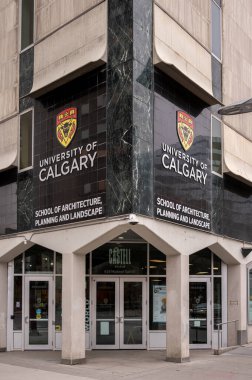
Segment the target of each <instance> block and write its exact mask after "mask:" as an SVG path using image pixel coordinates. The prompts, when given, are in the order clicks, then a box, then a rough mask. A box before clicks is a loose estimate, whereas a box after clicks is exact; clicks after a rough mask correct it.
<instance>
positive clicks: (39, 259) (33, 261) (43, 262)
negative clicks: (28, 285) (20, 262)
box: [25, 245, 54, 273]
mask: <svg viewBox="0 0 252 380" xmlns="http://www.w3.org/2000/svg"><path fill="white" fill-rule="evenodd" d="M53 267H54V265H53V251H50V250H49V249H47V248H44V247H41V246H39V245H35V246H33V247H31V248H29V249H28V250H27V251H26V252H25V273H34V272H43V273H51V272H53Z"/></svg>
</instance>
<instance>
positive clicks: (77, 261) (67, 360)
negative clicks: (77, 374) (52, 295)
mask: <svg viewBox="0 0 252 380" xmlns="http://www.w3.org/2000/svg"><path fill="white" fill-rule="evenodd" d="M69 253H70V252H69ZM62 269H63V270H62V350H61V355H62V360H61V362H62V363H63V364H79V363H81V362H83V361H84V359H85V329H84V326H83V316H84V315H85V304H86V301H85V285H84V284H85V282H84V278H85V260H83V257H82V256H78V255H75V254H68V255H66V254H64V255H63V257H62Z"/></svg>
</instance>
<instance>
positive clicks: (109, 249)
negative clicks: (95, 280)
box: [92, 243, 147, 275]
mask: <svg viewBox="0 0 252 380" xmlns="http://www.w3.org/2000/svg"><path fill="white" fill-rule="evenodd" d="M92 272H93V274H126V275H131V274H132V275H133V274H140V275H141V274H143V275H144V274H147V245H146V244H132V243H125V244H120V243H109V244H104V245H103V246H102V247H100V248H98V249H96V250H95V251H93V253H92Z"/></svg>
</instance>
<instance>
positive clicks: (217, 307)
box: [213, 277, 222, 330]
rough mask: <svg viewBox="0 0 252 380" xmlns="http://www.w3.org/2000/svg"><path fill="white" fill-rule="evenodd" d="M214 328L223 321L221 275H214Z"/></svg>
mask: <svg viewBox="0 0 252 380" xmlns="http://www.w3.org/2000/svg"><path fill="white" fill-rule="evenodd" d="M213 281H214V329H215V330H217V329H218V326H217V324H218V323H221V322H222V303H221V277H214V279H213Z"/></svg>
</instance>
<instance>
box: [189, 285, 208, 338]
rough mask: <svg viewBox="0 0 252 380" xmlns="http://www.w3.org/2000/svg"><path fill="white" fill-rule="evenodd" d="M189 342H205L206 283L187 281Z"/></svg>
mask: <svg viewBox="0 0 252 380" xmlns="http://www.w3.org/2000/svg"><path fill="white" fill-rule="evenodd" d="M189 334H190V344H206V343H207V283H206V282H190V283H189Z"/></svg>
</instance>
